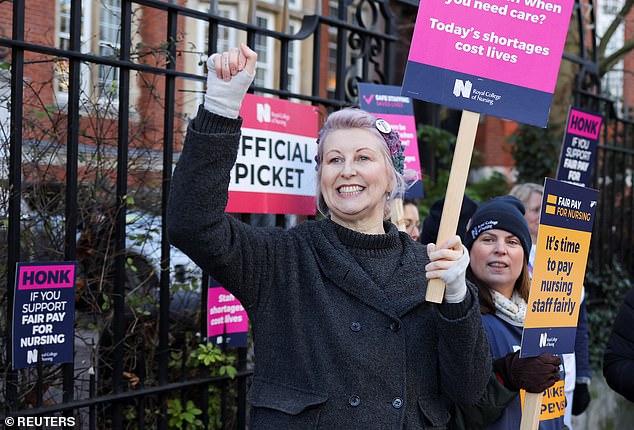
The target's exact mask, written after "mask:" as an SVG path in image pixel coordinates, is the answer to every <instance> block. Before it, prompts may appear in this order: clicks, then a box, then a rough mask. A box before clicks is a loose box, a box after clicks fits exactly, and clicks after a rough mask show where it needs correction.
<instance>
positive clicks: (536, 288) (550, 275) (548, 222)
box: [520, 178, 599, 357]
mask: <svg viewBox="0 0 634 430" xmlns="http://www.w3.org/2000/svg"><path fill="white" fill-rule="evenodd" d="M598 197H599V192H598V191H597V190H594V189H592V188H587V187H585V188H584V187H579V186H576V185H573V184H569V183H566V182H562V181H557V180H554V179H550V178H547V179H546V182H545V185H544V197H543V201H542V212H541V218H540V224H539V230H538V233H537V252H536V254H535V266H534V271H533V279H532V282H531V289H530V295H529V298H528V310H527V313H526V322H525V324H524V331H523V333H522V345H521V352H520V355H521V356H523V357H531V356H537V355H539V354H542V353H544V352H549V353H551V354H566V353H571V352H574V349H575V335H576V332H577V320H578V318H579V303H580V302H581V294H582V288H583V279H584V277H585V273H586V264H587V262H588V253H589V251H590V238H591V235H592V225H593V223H594V215H595V211H596V208H597V202H598Z"/></svg>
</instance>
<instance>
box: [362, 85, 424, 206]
mask: <svg viewBox="0 0 634 430" xmlns="http://www.w3.org/2000/svg"><path fill="white" fill-rule="evenodd" d="M358 88H359V107H360V108H361V109H363V110H365V111H368V112H371V113H373V114H374V115H375V116H377V117H380V118H383V119H384V120H386V121H387V122H388V123H389V124H390V126H391V127H392V129H393V130H395V131H396V132H398V135H399V137H400V138H401V142H402V143H403V146H404V147H405V148H404V150H403V155H404V156H405V168H406V169H411V170H414V171H416V174H417V178H418V180H417V181H416V182H415V183H414V184H413V185H412V186H411V187H409V188H408V189H407V191H406V192H405V198H406V199H407V198H409V199H416V198H421V197H423V182H422V181H421V164H422V163H421V162H420V156H419V155H418V139H417V138H416V120H415V118H414V106H413V103H412V99H411V98H409V97H405V96H402V95H401V87H398V86H395V85H377V84H366V83H363V82H359V84H358Z"/></svg>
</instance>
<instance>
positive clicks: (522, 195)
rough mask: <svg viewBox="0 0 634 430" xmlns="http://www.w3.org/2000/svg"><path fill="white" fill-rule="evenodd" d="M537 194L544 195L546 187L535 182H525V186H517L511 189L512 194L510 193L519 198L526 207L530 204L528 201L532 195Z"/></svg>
mask: <svg viewBox="0 0 634 430" xmlns="http://www.w3.org/2000/svg"><path fill="white" fill-rule="evenodd" d="M533 193H537V194H540V195H542V196H543V195H544V186H543V185H539V184H536V183H534V182H525V183H523V184H517V185H515V186H514V187H513V188H511V192H510V193H509V194H510V195H512V196H515V197H517V198H518V199H520V200H521V201H522V203H524V205H526V203H528V199H529V198H530V197H531V194H533Z"/></svg>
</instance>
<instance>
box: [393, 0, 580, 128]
mask: <svg viewBox="0 0 634 430" xmlns="http://www.w3.org/2000/svg"><path fill="white" fill-rule="evenodd" d="M573 4H574V2H573V0H553V1H544V0H488V1H483V0H444V1H443V0H421V2H420V7H419V8H418V16H417V18H416V26H415V28H414V35H413V39H412V44H411V49H410V53H409V58H408V62H407V70H406V72H405V78H404V82H403V91H402V94H403V95H408V96H410V97H414V98H419V99H422V100H426V101H431V102H434V103H440V104H444V105H447V106H450V107H454V108H457V109H464V110H469V111H473V112H479V113H486V114H491V115H495V116H500V117H503V118H508V119H514V120H517V121H520V122H526V123H529V124H533V125H539V126H545V125H546V123H547V121H548V112H549V109H550V103H551V100H552V94H553V92H554V89H555V83H556V80H557V73H558V71H559V64H560V62H561V55H562V53H563V48H564V42H565V39H566V34H567V31H568V23H569V21H570V15H571V12H572V7H573Z"/></svg>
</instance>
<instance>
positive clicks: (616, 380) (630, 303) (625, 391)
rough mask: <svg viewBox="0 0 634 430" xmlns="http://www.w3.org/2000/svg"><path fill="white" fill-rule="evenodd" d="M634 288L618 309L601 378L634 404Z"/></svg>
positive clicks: (606, 348) (604, 358)
mask: <svg viewBox="0 0 634 430" xmlns="http://www.w3.org/2000/svg"><path fill="white" fill-rule="evenodd" d="M633 327H634V288H631V289H630V291H629V292H628V293H627V295H626V296H625V299H624V300H623V303H622V304H621V307H620V308H619V311H618V313H617V314H616V318H615V320H614V325H613V326H612V334H611V335H610V339H609V340H608V343H607V345H606V347H605V352H604V354H603V376H605V380H606V381H607V383H608V385H609V386H610V388H612V389H613V390H614V391H616V392H617V393H619V394H620V395H622V396H623V397H625V398H626V399H627V400H629V401H630V402H634V329H633Z"/></svg>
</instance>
